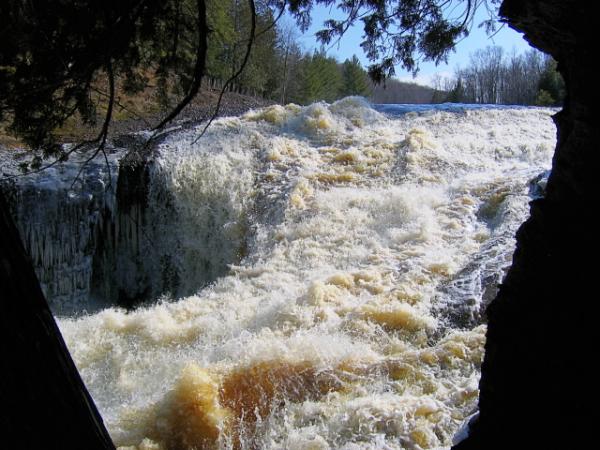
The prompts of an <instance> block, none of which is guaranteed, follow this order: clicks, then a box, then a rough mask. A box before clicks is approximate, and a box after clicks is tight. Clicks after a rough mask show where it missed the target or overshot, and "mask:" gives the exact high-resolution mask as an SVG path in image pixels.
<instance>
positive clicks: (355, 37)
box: [287, 6, 531, 84]
mask: <svg viewBox="0 0 600 450" xmlns="http://www.w3.org/2000/svg"><path fill="white" fill-rule="evenodd" d="M342 17H343V13H341V12H340V11H338V10H337V9H336V8H335V7H333V6H332V7H325V6H317V7H315V8H314V9H313V13H312V26H311V27H310V29H309V30H308V31H307V32H306V33H304V34H300V38H299V41H300V43H301V45H302V46H303V47H304V50H306V51H311V50H312V49H315V48H319V47H320V44H319V43H317V41H316V39H315V32H317V31H318V30H320V29H322V28H323V26H322V25H323V22H324V21H325V20H327V19H329V18H334V19H340V18H342ZM485 18H487V12H486V11H483V8H480V9H479V11H478V12H477V16H476V18H475V25H474V26H473V28H472V30H471V33H470V34H469V36H468V37H467V38H465V39H464V40H462V41H461V42H459V43H458V45H457V46H456V51H455V52H453V53H451V55H450V57H449V58H448V64H440V65H439V66H435V64H433V63H430V62H427V63H421V64H420V67H421V70H420V72H419V74H418V76H417V78H416V79H413V78H412V75H411V74H410V73H408V72H406V71H404V70H402V69H400V67H397V68H396V78H399V79H401V80H404V81H415V82H418V83H421V84H429V82H430V80H431V77H432V76H433V75H434V74H436V73H438V74H440V75H441V76H450V75H451V74H452V72H453V71H454V69H455V68H456V67H457V66H461V67H464V66H466V65H467V64H468V62H469V55H470V54H471V53H473V52H475V51H476V50H478V49H481V48H485V47H487V46H489V45H499V46H501V47H504V49H505V50H506V52H507V53H510V52H512V51H513V50H515V51H516V52H517V53H523V52H525V51H526V50H528V49H530V48H531V47H530V46H529V44H528V43H527V42H526V41H525V40H524V39H523V38H522V35H521V34H520V33H517V32H516V31H514V30H512V29H510V28H509V27H508V26H503V27H502V29H500V30H499V31H498V32H497V33H496V34H495V35H494V36H493V37H489V36H487V35H486V33H485V31H484V30H483V29H481V28H478V27H477V25H478V24H479V23H480V22H481V21H482V20H484V19H485ZM287 21H288V22H291V20H287ZM361 25H362V24H361V23H359V24H358V25H357V26H354V27H353V28H351V29H349V30H348V31H347V32H346V34H345V35H344V37H343V38H342V39H341V40H340V41H339V43H337V44H335V45H333V46H328V47H326V48H327V49H328V51H327V53H328V54H329V55H330V56H334V57H336V58H337V59H338V60H340V61H343V60H345V59H346V58H351V57H352V55H353V54H355V55H356V56H358V58H359V59H360V61H361V63H362V64H363V66H364V67H366V66H367V65H368V64H369V61H368V59H367V58H366V57H365V55H364V53H363V51H362V48H360V42H361V41H362V27H361Z"/></svg>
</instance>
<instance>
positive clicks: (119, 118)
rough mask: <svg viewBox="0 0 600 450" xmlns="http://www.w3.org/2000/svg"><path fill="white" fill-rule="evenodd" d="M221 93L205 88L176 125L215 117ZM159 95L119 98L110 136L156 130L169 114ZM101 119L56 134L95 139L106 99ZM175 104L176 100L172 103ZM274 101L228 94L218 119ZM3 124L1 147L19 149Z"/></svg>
mask: <svg viewBox="0 0 600 450" xmlns="http://www.w3.org/2000/svg"><path fill="white" fill-rule="evenodd" d="M219 93H220V91H218V90H215V89H208V88H203V89H202V90H201V91H200V92H199V93H198V96H197V97H196V98H195V99H194V100H193V101H192V102H191V103H190V104H189V105H188V106H187V107H186V108H185V109H184V110H183V111H182V112H181V113H180V115H179V116H178V117H177V118H176V119H175V121H174V122H175V123H182V122H191V123H197V122H200V121H203V120H207V119H208V118H210V117H211V116H212V114H214V112H215V107H216V105H217V101H218V98H219ZM155 97H156V93H155V92H154V90H153V89H152V88H148V89H146V90H145V91H144V92H142V93H141V94H136V95H132V96H127V95H123V96H122V97H119V98H118V99H117V104H116V105H115V113H114V118H113V121H112V122H111V125H110V129H109V133H110V135H111V136H113V137H115V136H119V135H123V134H127V133H132V132H136V131H140V130H148V129H151V128H153V126H155V125H156V124H158V123H159V122H160V120H161V119H162V118H163V117H164V116H165V115H166V114H167V113H166V112H165V111H161V109H160V108H159V106H158V103H157V101H156V99H155ZM98 101H99V106H98V120H97V122H98V123H97V126H96V127H87V126H83V125H82V124H81V121H80V120H78V119H77V118H73V119H70V120H69V121H67V123H66V124H65V125H64V126H63V127H62V128H61V129H59V130H58V131H57V136H58V138H59V141H60V142H80V141H82V140H85V139H90V138H94V137H96V136H97V134H98V132H99V131H100V126H101V124H102V121H103V119H104V116H103V114H104V108H105V106H106V105H105V103H106V102H105V99H103V98H102V97H101V98H99V99H98ZM103 101H104V102H103ZM173 102H176V99H174V100H173ZM271 104H273V102H272V101H271V100H266V99H262V98H259V97H251V96H248V95H242V94H238V93H236V92H226V93H225V94H224V95H223V99H222V102H221V106H220V108H219V112H218V116H220V117H225V116H239V115H241V114H243V113H245V112H246V111H248V110H250V109H254V108H260V107H263V106H267V105H271ZM1 125H2V124H0V147H7V148H17V147H22V144H21V143H20V142H19V141H18V140H17V139H15V138H14V137H12V136H10V135H9V134H7V133H6V132H5V131H4V130H3V128H2V126H1Z"/></svg>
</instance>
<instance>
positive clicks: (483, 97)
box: [435, 46, 565, 106]
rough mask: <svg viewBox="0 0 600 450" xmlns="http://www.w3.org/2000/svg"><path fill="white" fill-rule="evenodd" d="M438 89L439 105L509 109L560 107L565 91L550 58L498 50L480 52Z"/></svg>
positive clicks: (533, 53)
mask: <svg viewBox="0 0 600 450" xmlns="http://www.w3.org/2000/svg"><path fill="white" fill-rule="evenodd" d="M435 85H436V86H435V87H436V90H437V93H436V99H437V100H438V101H446V102H454V103H482V104H505V105H539V106H558V105H560V104H561V103H562V100H563V98H564V90H565V88H564V82H563V80H562V78H561V76H560V74H559V73H558V71H557V70H556V62H555V61H554V60H553V59H552V58H551V57H550V56H548V55H544V54H543V53H541V52H540V51H538V50H534V49H532V50H529V51H527V52H525V53H523V54H520V55H519V54H516V53H514V52H513V53H512V54H506V53H505V51H504V50H503V49H502V47H498V46H490V47H486V48H485V49H481V50H478V51H476V52H475V53H473V54H472V55H471V57H470V63H469V65H468V66H467V67H465V68H458V69H456V70H455V73H454V76H453V77H452V78H450V79H446V80H441V79H440V78H438V79H437V80H435Z"/></svg>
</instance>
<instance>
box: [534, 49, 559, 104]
mask: <svg viewBox="0 0 600 450" xmlns="http://www.w3.org/2000/svg"><path fill="white" fill-rule="evenodd" d="M537 87H538V92H537V96H536V100H535V103H536V105H540V106H559V105H561V104H562V102H563V99H564V97H565V82H564V81H563V79H562V77H561V75H560V73H558V71H557V70H556V61H554V60H553V59H551V58H549V59H548V60H547V61H546V67H545V69H544V71H543V72H542V75H541V77H540V80H539V82H538V86H537Z"/></svg>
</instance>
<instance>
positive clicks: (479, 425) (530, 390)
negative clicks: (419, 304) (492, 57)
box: [454, 0, 599, 450]
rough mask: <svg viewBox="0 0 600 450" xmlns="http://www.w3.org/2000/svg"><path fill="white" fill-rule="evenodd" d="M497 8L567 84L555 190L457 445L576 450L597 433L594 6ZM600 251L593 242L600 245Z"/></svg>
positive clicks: (568, 1) (521, 0) (532, 223)
mask: <svg viewBox="0 0 600 450" xmlns="http://www.w3.org/2000/svg"><path fill="white" fill-rule="evenodd" d="M501 14H502V15H503V16H504V17H505V18H506V19H507V21H508V23H509V24H510V26H511V27H513V28H515V29H516V30H518V31H522V32H524V33H525V38H526V39H527V40H528V41H529V42H530V43H531V44H532V45H534V46H536V47H538V48H540V49H541V50H543V51H545V52H547V53H550V54H551V55H552V56H553V57H554V58H555V59H556V60H557V61H558V64H559V65H558V69H559V71H560V72H561V74H562V76H563V77H564V79H565V82H566V88H567V98H566V100H565V105H564V109H563V110H562V111H561V112H560V113H558V114H557V115H556V116H555V122H556V125H557V132H558V133H557V137H558V142H557V147H556V152H555V155H554V160H553V167H552V175H551V176H550V179H549V181H548V186H547V195H546V197H545V198H544V199H539V200H535V201H534V202H532V204H531V218H530V219H529V220H528V221H527V222H526V223H525V224H523V225H522V226H521V228H520V230H519V232H518V235H517V239H518V240H517V250H516V252H515V255H514V260H513V266H512V268H511V269H510V271H509V273H508V275H507V277H506V279H505V280H504V283H503V285H502V286H501V288H500V291H499V294H498V296H497V298H496V299H495V300H494V301H493V302H492V304H491V305H490V307H489V309H488V317H489V326H488V334H487V344H486V354H485V360H484V363H483V367H482V378H481V383H480V388H481V396H480V416H479V419H478V420H477V421H476V422H475V423H474V424H472V427H471V435H470V437H469V438H468V439H467V440H465V441H463V442H461V443H460V444H459V445H457V446H456V447H454V448H455V450H467V449H481V450H489V449H521V448H522V449H558V448H560V449H577V448H585V447H586V446H589V445H590V444H589V443H590V442H593V441H594V440H595V439H594V438H596V436H595V433H594V429H593V427H592V416H591V414H590V411H591V409H592V406H595V405H594V402H593V401H592V399H591V398H590V396H591V392H592V391H593V390H594V389H595V386H596V383H594V382H593V380H594V378H595V377H594V378H593V377H592V374H593V373H594V370H593V369H592V368H591V366H590V365H591V364H592V361H593V360H592V359H591V358H590V356H592V355H594V354H595V353H596V352H595V351H594V350H595V349H594V348H593V347H592V334H593V332H592V330H593V329H594V326H595V322H596V317H595V314H593V312H592V311H591V309H592V308H591V306H592V302H593V300H594V299H595V298H597V297H598V294H597V283H596V280H595V278H596V277H597V265H595V264H593V263H591V262H590V258H594V257H595V256H596V254H595V252H596V250H595V249H597V248H598V231H597V225H596V224H597V221H596V220H594V219H593V218H592V211H593V207H594V206H593V205H595V204H597V199H596V198H595V195H594V194H595V192H596V191H597V189H595V176H594V175H595V174H594V171H596V170H597V164H595V161H596V160H597V156H596V154H595V153H596V152H597V146H598V142H599V138H598V126H597V123H595V122H594V121H593V117H592V111H593V108H594V107H595V106H596V105H595V100H594V99H593V96H592V95H590V93H589V88H590V87H591V86H595V85H596V83H595V80H594V75H593V74H595V73H596V72H595V70H594V69H593V67H592V63H593V61H594V59H595V58H594V55H593V54H592V49H593V48H594V46H595V44H594V40H593V39H594V35H595V27H597V25H596V23H595V22H596V19H597V16H595V15H594V14H592V11H591V3H590V2H587V1H585V0H504V2H503V4H502V8H501ZM592 249H594V250H592Z"/></svg>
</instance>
